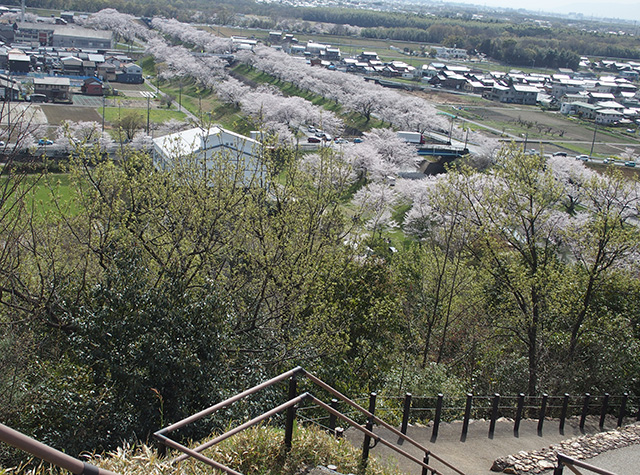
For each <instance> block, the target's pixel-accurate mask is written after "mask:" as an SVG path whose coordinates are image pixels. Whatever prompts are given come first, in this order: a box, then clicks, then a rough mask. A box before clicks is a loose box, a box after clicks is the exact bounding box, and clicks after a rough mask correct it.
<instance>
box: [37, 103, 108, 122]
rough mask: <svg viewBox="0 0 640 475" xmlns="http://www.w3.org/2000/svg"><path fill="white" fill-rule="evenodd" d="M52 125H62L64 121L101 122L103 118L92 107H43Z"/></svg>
mask: <svg viewBox="0 0 640 475" xmlns="http://www.w3.org/2000/svg"><path fill="white" fill-rule="evenodd" d="M41 107H42V111H43V112H44V114H45V115H46V117H47V120H48V121H49V124H50V125H60V124H61V123H62V121H64V120H69V121H75V122H90V121H93V122H101V121H102V116H101V115H100V114H98V112H97V111H96V110H95V109H92V108H90V107H67V106H54V105H45V106H41Z"/></svg>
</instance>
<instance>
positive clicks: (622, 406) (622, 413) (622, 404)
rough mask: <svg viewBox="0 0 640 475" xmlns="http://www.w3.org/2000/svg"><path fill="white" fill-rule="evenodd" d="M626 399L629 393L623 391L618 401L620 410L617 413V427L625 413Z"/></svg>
mask: <svg viewBox="0 0 640 475" xmlns="http://www.w3.org/2000/svg"><path fill="white" fill-rule="evenodd" d="M627 399H629V393H624V394H623V395H622V402H621V403H620V412H619V413H618V427H621V426H622V423H623V419H624V416H626V415H627V414H626V412H627Z"/></svg>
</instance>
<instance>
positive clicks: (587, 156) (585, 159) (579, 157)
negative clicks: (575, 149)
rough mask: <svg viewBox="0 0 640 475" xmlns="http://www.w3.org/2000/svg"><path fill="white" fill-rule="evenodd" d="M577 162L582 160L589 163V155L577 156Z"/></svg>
mask: <svg viewBox="0 0 640 475" xmlns="http://www.w3.org/2000/svg"><path fill="white" fill-rule="evenodd" d="M576 160H581V161H583V162H588V161H589V155H576Z"/></svg>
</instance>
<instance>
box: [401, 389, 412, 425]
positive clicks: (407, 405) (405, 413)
mask: <svg viewBox="0 0 640 475" xmlns="http://www.w3.org/2000/svg"><path fill="white" fill-rule="evenodd" d="M410 410H411V393H407V394H405V395H404V408H403V410H402V426H401V427H400V432H402V433H403V434H404V435H407V426H408V425H409V411H410Z"/></svg>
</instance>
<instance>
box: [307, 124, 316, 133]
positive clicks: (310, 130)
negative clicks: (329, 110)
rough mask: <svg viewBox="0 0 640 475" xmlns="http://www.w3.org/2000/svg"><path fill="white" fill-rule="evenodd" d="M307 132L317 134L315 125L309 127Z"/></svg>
mask: <svg viewBox="0 0 640 475" xmlns="http://www.w3.org/2000/svg"><path fill="white" fill-rule="evenodd" d="M307 130H309V132H315V131H316V128H315V127H314V126H313V125H310V126H309V127H307Z"/></svg>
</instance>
